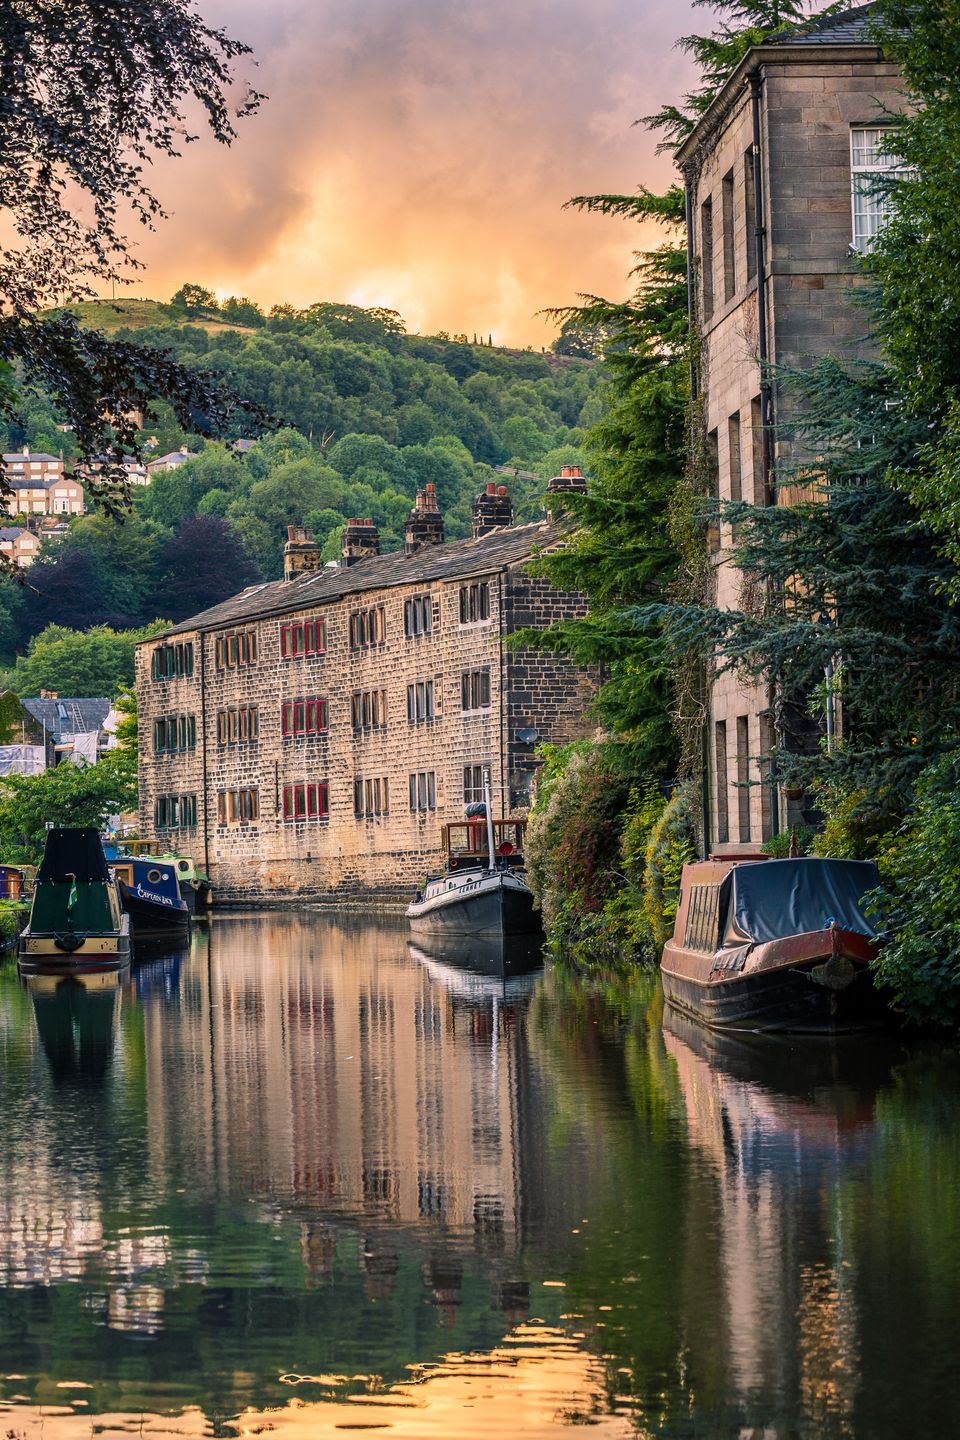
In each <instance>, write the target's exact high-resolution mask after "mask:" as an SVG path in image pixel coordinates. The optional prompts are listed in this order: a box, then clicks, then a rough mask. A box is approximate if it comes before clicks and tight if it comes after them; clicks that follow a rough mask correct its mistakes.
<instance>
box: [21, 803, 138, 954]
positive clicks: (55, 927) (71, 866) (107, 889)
mask: <svg viewBox="0 0 960 1440" xmlns="http://www.w3.org/2000/svg"><path fill="white" fill-rule="evenodd" d="M17 960H18V962H19V965H20V969H21V971H23V973H24V974H28V975H38V974H40V975H79V974H83V973H85V972H93V971H108V970H121V969H123V967H124V966H125V965H129V963H130V917H129V915H125V914H124V913H123V908H122V906H121V903H120V892H119V889H118V887H117V882H116V879H115V878H114V876H113V875H112V874H111V873H110V869H109V866H108V865H107V860H106V856H105V855H104V853H103V845H102V843H101V840H100V836H99V834H98V833H97V831H96V830H94V829H68V828H66V827H61V826H56V827H54V828H52V829H50V830H48V831H47V842H46V848H45V850H44V855H43V862H42V864H41V866H40V869H39V870H38V872H37V881H36V888H35V890H34V896H33V905H32V907H31V910H30V921H29V923H28V925H27V928H26V929H25V930H24V932H23V934H22V935H21V936H20V939H19V941H18V942H17Z"/></svg>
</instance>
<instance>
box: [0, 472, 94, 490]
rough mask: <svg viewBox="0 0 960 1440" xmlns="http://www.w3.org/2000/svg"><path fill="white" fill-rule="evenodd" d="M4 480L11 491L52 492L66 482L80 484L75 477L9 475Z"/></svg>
mask: <svg viewBox="0 0 960 1440" xmlns="http://www.w3.org/2000/svg"><path fill="white" fill-rule="evenodd" d="M4 478H5V480H6V483H7V485H9V487H10V489H11V490H52V489H53V487H54V485H62V484H63V483H64V481H66V480H72V481H73V483H74V485H79V484H80V481H79V480H78V479H77V477H76V476H75V475H7V476H5V477H4Z"/></svg>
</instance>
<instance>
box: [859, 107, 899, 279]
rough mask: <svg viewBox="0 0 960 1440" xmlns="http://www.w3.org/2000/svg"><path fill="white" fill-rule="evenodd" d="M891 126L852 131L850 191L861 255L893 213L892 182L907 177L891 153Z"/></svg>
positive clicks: (860, 127) (870, 246)
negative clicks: (903, 175) (897, 178)
mask: <svg viewBox="0 0 960 1440" xmlns="http://www.w3.org/2000/svg"><path fill="white" fill-rule="evenodd" d="M895 134H896V131H895V129H893V128H891V127H890V126H889V125H854V126H853V127H852V129H851V131H850V188H851V196H852V203H853V244H854V248H855V249H857V250H859V251H860V253H861V255H863V254H866V253H867V252H868V251H870V250H872V249H873V242H874V240H875V239H876V238H877V235H878V234H879V233H880V231H881V230H882V229H883V227H884V225H886V223H887V221H888V220H889V219H890V216H891V214H892V213H893V195H892V193H891V191H892V184H891V182H892V181H893V180H895V179H896V177H897V176H898V175H902V174H903V173H904V169H905V167H904V165H903V162H902V161H901V160H900V158H899V156H897V155H893V154H891V153H889V143H890V137H891V136H892V135H895Z"/></svg>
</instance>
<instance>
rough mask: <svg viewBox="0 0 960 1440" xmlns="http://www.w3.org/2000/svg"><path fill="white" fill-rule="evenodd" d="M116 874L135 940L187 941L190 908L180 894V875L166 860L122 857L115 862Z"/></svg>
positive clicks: (157, 857) (152, 857)
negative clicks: (178, 875)
mask: <svg viewBox="0 0 960 1440" xmlns="http://www.w3.org/2000/svg"><path fill="white" fill-rule="evenodd" d="M113 873H114V874H115V875H116V877H117V882H118V884H119V886H120V900H121V902H122V904H123V908H124V910H125V911H126V913H127V914H128V915H129V916H130V928H131V930H132V932H133V938H134V940H171V941H174V942H181V943H185V942H186V940H187V938H188V936H189V934H190V909H189V907H188V905H187V902H186V900H184V898H183V896H182V895H181V893H180V885H179V882H178V880H177V872H176V870H175V868H174V867H173V866H172V865H171V864H170V863H169V861H168V860H167V859H166V858H164V857H160V856H148V857H145V858H141V859H135V858H134V857H133V856H130V857H129V858H127V859H123V858H120V859H118V860H115V861H114V864H113Z"/></svg>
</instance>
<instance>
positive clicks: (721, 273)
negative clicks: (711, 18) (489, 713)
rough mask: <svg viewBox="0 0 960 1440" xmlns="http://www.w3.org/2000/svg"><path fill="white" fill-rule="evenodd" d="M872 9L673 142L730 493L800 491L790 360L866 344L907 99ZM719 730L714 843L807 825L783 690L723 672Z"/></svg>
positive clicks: (716, 555)
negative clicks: (868, 300)
mask: <svg viewBox="0 0 960 1440" xmlns="http://www.w3.org/2000/svg"><path fill="white" fill-rule="evenodd" d="M874 9H875V6H873V5H858V6H855V7H854V8H852V9H849V10H845V11H842V12H840V13H837V14H834V15H832V16H829V17H828V18H826V19H824V20H821V21H818V22H815V23H813V24H811V25H808V26H806V27H803V28H801V29H800V30H797V31H794V32H792V33H790V34H786V35H783V36H779V37H775V38H773V39H770V40H768V41H766V42H764V43H763V44H761V45H758V46H756V47H754V48H753V49H751V50H750V51H748V53H747V54H746V55H745V56H744V58H743V60H742V61H741V62H740V64H739V65H738V66H737V68H736V70H734V72H733V73H732V75H731V76H730V78H729V79H728V80H727V82H726V84H725V85H724V86H723V88H722V89H721V90H720V92H719V94H718V95H717V96H716V97H715V99H714V100H713V102H712V103H711V105H710V106H709V108H708V109H707V110H706V111H705V112H704V113H703V115H702V116H701V117H700V119H699V121H698V123H697V125H696V127H695V128H694V130H693V131H692V133H691V134H690V136H689V137H688V138H687V139H686V141H685V142H684V144H683V145H682V146H681V147H680V149H679V151H678V159H679V162H680V165H681V168H682V170H683V173H684V177H685V181H686V193H687V220H688V224H687V231H688V237H689V245H690V261H691V263H690V286H691V309H692V312H693V313H694V314H695V315H696V317H697V322H698V328H699V333H700V337H701V344H702V355H703V363H702V366H701V371H700V374H699V376H698V380H699V384H700V386H701V399H702V403H703V411H704V421H705V431H706V453H707V463H708V467H709V468H710V469H711V470H712V483H713V487H714V491H715V493H716V494H717V495H719V497H721V498H722V499H724V500H740V499H743V500H747V501H750V502H751V503H753V504H759V505H767V504H789V503H790V502H791V500H793V499H795V498H797V494H798V492H797V489H796V487H795V486H791V485H790V484H781V485H778V484H777V480H778V476H782V475H784V474H785V471H786V468H787V467H789V465H790V462H791V459H792V458H794V457H793V456H792V452H791V442H790V438H789V426H790V421H791V419H792V418H793V416H792V415H791V400H792V397H791V394H790V390H789V387H785V386H783V385H782V384H780V383H778V382H777V380H776V378H775V377H776V373H777V368H778V367H779V368H781V369H782V367H790V368H802V367H804V366H807V365H809V364H810V363H811V362H812V361H813V360H814V359H816V358H818V357H820V356H824V355H836V356H839V357H841V358H846V359H849V360H856V359H862V358H864V356H868V355H870V354H871V353H872V352H871V350H870V349H869V347H868V346H866V345H865V343H864V341H865V336H866V334H867V331H868V329H869V324H870V321H869V317H868V315H867V313H866V312H865V310H864V308H863V307H862V306H858V305H857V304H856V291H857V289H858V288H859V287H860V286H861V285H862V284H863V283H864V282H865V278H866V277H865V276H864V274H863V272H862V269H861V267H860V265H859V257H860V256H861V255H862V254H863V253H864V252H866V251H868V250H869V248H870V246H871V244H872V241H873V238H874V236H875V235H876V233H877V231H878V229H879V228H880V226H881V225H882V224H883V222H884V219H885V216H886V210H887V206H888V202H887V201H886V200H885V198H884V196H883V195H882V193H880V191H879V190H878V189H877V186H876V184H875V181H876V178H877V176H878V175H880V174H882V173H883V172H888V173H889V172H890V171H891V170H895V169H896V163H897V162H896V159H895V157H894V155H893V154H892V153H891V149H890V147H889V146H888V145H887V144H885V140H886V139H887V138H888V137H889V136H890V135H891V127H894V129H895V126H896V115H897V112H898V110H900V109H901V108H902V105H903V103H904V102H903V96H902V94H901V90H900V83H899V78H898V73H897V68H896V66H895V65H894V64H893V63H892V62H891V61H890V60H888V59H886V58H885V56H884V54H883V52H882V51H881V49H880V48H879V47H878V45H877V44H876V41H875V38H874V36H873V33H872V30H871V24H872V20H873V11H874ZM731 538H732V537H731V535H730V527H729V526H728V525H727V524H723V525H720V526H718V527H715V530H714V533H713V534H712V536H711V537H710V549H711V557H710V558H711V561H712V567H713V579H714V596H715V598H716V603H717V604H718V605H719V606H720V608H721V609H736V608H741V607H742V606H744V605H748V604H749V597H748V596H747V595H746V594H745V591H744V582H743V576H742V575H741V574H740V573H739V571H738V570H737V569H736V568H735V567H734V566H733V564H732V563H731ZM709 724H710V743H709V747H708V749H709V765H708V773H707V783H706V791H707V794H708V796H709V801H710V804H709V810H710V817H709V829H710V833H709V840H708V849H711V848H712V849H713V850H715V851H716V850H718V849H722V850H724V851H728V852H733V853H736V852H738V851H750V850H755V849H757V848H758V846H759V844H760V843H761V842H762V841H764V840H766V839H769V838H770V837H771V836H772V835H773V834H775V833H777V832H778V831H780V830H783V829H785V828H787V827H788V826H789V825H790V824H792V823H793V822H794V821H795V820H797V819H801V818H802V813H801V812H799V811H797V810H796V809H795V808H794V806H793V804H792V802H791V797H789V796H787V795H786V794H785V793H784V792H783V790H782V788H781V787H780V786H779V785H778V784H777V779H776V775H775V773H774V769H773V766H772V763H771V756H772V754H773V752H774V751H775V749H777V748H778V747H779V746H781V745H784V744H786V742H787V739H788V737H785V736H784V734H783V731H782V728H781V717H780V716H779V715H778V713H777V697H776V696H774V695H772V694H771V693H770V691H769V689H768V688H766V687H764V686H760V685H744V684H742V683H741V682H740V681H739V680H738V678H737V677H736V676H735V675H732V674H726V675H722V676H719V677H717V678H716V680H715V683H714V684H713V686H712V692H711V696H710V715H709ZM788 748H789V747H788Z"/></svg>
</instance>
